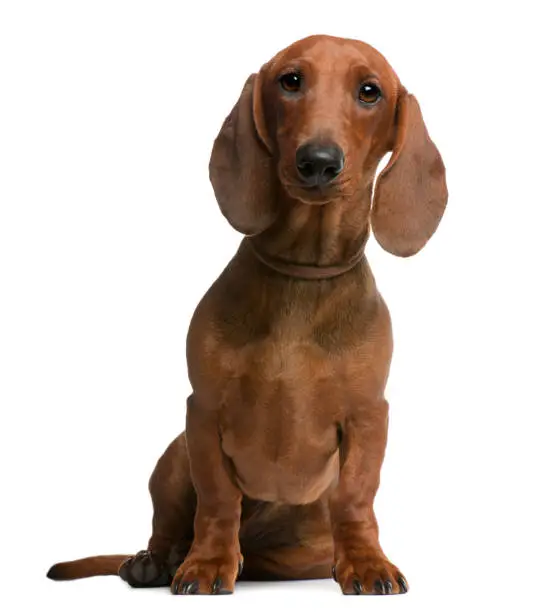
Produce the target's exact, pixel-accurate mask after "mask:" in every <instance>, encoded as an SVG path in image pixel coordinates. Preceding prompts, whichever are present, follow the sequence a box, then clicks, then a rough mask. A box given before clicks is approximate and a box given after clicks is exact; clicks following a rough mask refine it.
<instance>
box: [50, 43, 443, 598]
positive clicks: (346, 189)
mask: <svg viewBox="0 0 541 612" xmlns="http://www.w3.org/2000/svg"><path fill="white" fill-rule="evenodd" d="M288 70H296V71H299V72H300V73H302V76H303V87H304V89H303V90H302V91H301V92H299V95H297V96H293V97H292V96H287V95H285V94H284V92H283V91H282V90H281V89H280V85H279V77H280V76H281V75H282V74H283V73H284V71H288ZM367 78H370V79H371V80H372V81H374V80H375V81H376V82H377V83H378V84H379V86H380V88H381V91H382V93H383V98H382V99H381V100H380V102H379V103H378V104H376V105H374V106H373V107H363V106H362V105H360V104H359V102H358V99H357V87H358V86H359V84H360V83H361V82H362V81H363V80H366V79H367ZM314 138H317V139H323V140H327V141H329V140H330V141H332V142H334V143H336V144H337V145H338V146H339V147H341V149H342V150H343V152H344V154H345V166H344V169H343V172H342V173H341V174H340V175H339V176H338V177H337V179H336V180H335V181H333V182H332V183H330V184H329V185H328V186H326V187H325V188H318V189H306V188H305V187H304V186H303V185H302V183H301V181H300V180H299V176H298V174H297V172H296V165H295V153H296V151H297V149H298V148H299V147H300V146H301V145H302V144H303V143H305V142H306V141H307V140H310V139H314ZM387 151H392V152H393V153H392V156H391V159H390V161H389V163H388V164H387V167H386V168H385V169H384V170H383V172H382V173H381V175H380V177H379V179H378V180H377V181H376V184H375V189H373V186H374V179H375V172H376V167H377V164H378V162H379V161H380V160H381V158H382V157H383V155H384V154H385V153H386V152H387ZM210 177H211V181H212V184H213V187H214V190H215V193H216V198H217V200H218V204H219V206H220V208H221V210H222V212H223V214H224V215H225V216H226V218H227V219H228V221H229V222H230V223H231V224H232V225H233V227H235V228H236V229H238V230H239V231H241V232H243V233H244V234H246V235H247V237H246V238H245V239H244V240H243V241H242V243H241V245H240V247H239V250H238V252H237V253H236V255H235V256H234V257H233V259H232V261H231V262H230V263H229V264H228V266H227V267H226V268H225V270H224V272H223V273H222V274H221V276H220V277H219V278H218V279H217V280H216V282H215V283H214V284H213V285H212V286H211V288H210V289H209V291H208V292H207V294H206V295H205V296H204V297H203V299H202V300H201V302H200V304H199V305H198V307H197V309H196V311H195V313H194V316H193V319H192V322H191V326H190V330H189V333H188V339H187V359H188V369H189V377H190V381H191V384H192V387H193V393H192V395H191V396H190V397H189V398H188V404H187V419H186V433H185V434H184V433H183V434H181V435H180V436H179V437H178V438H177V439H176V440H174V441H173V442H172V443H171V445H170V446H169V447H168V449H167V450H166V452H165V453H164V455H163V456H162V457H161V459H160V460H159V462H158V464H157V466H156V469H155V471H154V473H153V475H152V478H151V480H150V492H151V495H152V500H153V504H154V518H153V533H152V537H151V538H150V541H149V544H148V549H147V550H145V551H141V552H140V553H138V554H137V555H135V556H125V557H124V556H110V557H97V558H90V559H87V560H80V561H75V562H70V563H63V564H58V565H56V566H53V568H51V570H50V573H49V576H50V577H52V578H55V579H70V578H78V577H84V576H90V575H97V574H104V573H117V571H118V572H119V573H120V576H121V577H122V578H124V579H125V580H127V581H128V582H129V583H130V584H131V585H132V586H161V585H166V584H171V588H172V590H173V592H174V593H183V594H190V593H227V592H232V591H233V589H234V584H235V581H236V579H237V577H238V575H239V574H240V572H241V570H242V567H243V564H244V570H243V573H242V578H245V579H299V578H324V577H330V576H331V568H333V567H334V569H333V572H332V573H333V575H334V576H335V579H336V581H337V582H338V583H339V585H340V587H341V589H342V591H343V592H344V593H348V594H349V593H351V594H355V593H356V594H361V593H362V594H367V593H377V594H390V593H401V592H405V591H406V590H407V588H408V587H407V583H406V581H405V578H404V577H403V576H402V574H401V573H400V572H399V570H398V569H397V568H396V566H394V565H393V564H392V563H391V562H390V561H389V560H388V559H387V557H386V556H385V554H384V553H383V551H382V549H381V547H380V544H379V539H378V526H377V522H376V518H375V515H374V510H373V502H374V497H375V495H376V491H377V489H378V485H379V478H380V468H381V465H382V462H383V456H384V451H385V445H386V437H387V421H388V405H387V402H386V400H385V397H384V390H385V385H386V381H387V376H388V372H389V366H390V361H391V354H392V338H391V323H390V318H389V314H388V311H387V308H386V306H385V303H384V301H383V299H382V298H381V296H380V294H379V293H378V290H377V288H376V284H375V282H374V278H373V276H372V273H371V270H370V268H369V266H368V263H367V261H366V258H365V257H364V255H362V253H360V252H361V251H362V249H363V248H364V244H365V242H366V239H367V237H368V233H369V228H370V226H371V227H372V230H373V232H374V234H375V236H376V239H377V240H378V242H379V243H380V244H381V245H382V246H383V248H385V249H386V250H388V251H390V252H392V253H394V254H396V255H400V256H409V255H412V254H413V253H416V252H417V251H418V250H420V249H421V248H422V247H423V246H424V244H425V243H426V242H427V240H428V239H429V238H430V236H431V235H432V234H433V232H434V231H435V229H436V227H437V225H438V223H439V221H440V219H441V216H442V214H443V211H444V208H445V205H446V201H447V190H446V185H445V170H444V166H443V163H442V161H441V158H440V156H439V153H438V151H437V149H436V147H435V146H434V144H433V143H432V141H431V140H430V138H429V136H428V133H427V131H426V127H425V125H424V122H423V118H422V115H421V112H420V109H419V105H418V103H417V101H416V99H415V98H414V97H413V96H412V95H411V94H409V93H408V92H407V91H406V90H405V88H404V87H403V86H402V85H401V83H400V81H399V79H398V77H397V76H396V75H395V73H394V71H393V70H392V68H391V67H390V66H389V64H388V63H387V62H386V60H385V59H384V58H383V57H382V56H381V55H380V54H379V53H378V52H377V51H375V50H374V49H373V48H372V47H370V46H369V45H366V44H364V43H361V42H359V41H354V40H346V39H339V38H333V37H328V36H313V37H310V38H307V39H304V40H301V41H298V42H296V43H295V44H293V45H291V46H290V47H288V48H287V49H285V50H283V51H282V52H280V53H278V55H276V56H275V57H274V58H273V59H272V60H271V61H270V62H268V63H267V64H265V65H264V66H263V67H262V69H261V70H260V72H259V73H258V74H257V75H252V76H251V77H250V78H249V79H248V80H247V82H246V84H245V86H244V89H243V91H242V93H241V96H240V99H239V101H238V103H237V104H236V106H235V108H234V109H233V110H232V112H231V114H230V115H229V117H228V118H227V119H226V121H225V122H224V125H223V126H222V129H221V131H220V134H219V135H218V137H217V139H216V141H215V144H214V149H213V152H212V157H211V162H210ZM372 193H374V196H373V197H372ZM256 253H257V254H259V255H260V256H256ZM359 253H360V254H361V256H359ZM266 261H268V262H272V261H275V262H280V266H281V268H280V269H281V271H277V269H276V268H275V267H274V266H273V265H271V264H270V263H269V265H267V264H266V263H265V262H266ZM348 261H353V262H355V263H354V265H353V266H352V267H348V266H347V265H346V263H347V262H348ZM288 266H290V269H291V270H293V269H295V270H297V271H298V270H306V276H305V278H298V276H299V274H293V273H292V274H291V275H288V273H287V270H288V269H289V268H288ZM336 268H340V269H341V270H342V271H341V273H338V274H334V273H333V275H332V276H330V275H329V276H330V277H328V278H326V277H325V270H328V269H332V270H335V269H336ZM300 275H301V276H302V273H300Z"/></svg>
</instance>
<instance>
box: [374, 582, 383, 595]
mask: <svg viewBox="0 0 541 612" xmlns="http://www.w3.org/2000/svg"><path fill="white" fill-rule="evenodd" d="M374 591H376V593H377V594H378V595H385V586H384V585H383V580H376V582H374Z"/></svg>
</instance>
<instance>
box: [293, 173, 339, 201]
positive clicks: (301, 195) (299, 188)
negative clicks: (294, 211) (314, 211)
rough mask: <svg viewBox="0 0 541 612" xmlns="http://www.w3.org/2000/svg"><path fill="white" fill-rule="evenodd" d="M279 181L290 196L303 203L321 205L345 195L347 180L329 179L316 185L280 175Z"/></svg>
mask: <svg viewBox="0 0 541 612" xmlns="http://www.w3.org/2000/svg"><path fill="white" fill-rule="evenodd" d="M281 179H282V180H281V183H282V185H283V187H284V189H285V190H286V192H287V193H288V195H289V196H290V197H292V198H293V199H295V200H300V201H301V202H303V203H304V204H312V205H315V206H317V205H322V204H328V203H329V202H332V201H333V200H336V199H338V198H341V197H344V196H345V195H346V190H347V189H346V187H347V183H348V182H349V181H347V180H341V181H331V182H327V183H318V184H316V185H305V184H304V183H302V182H301V181H299V180H297V179H291V178H289V177H286V176H282V177H281Z"/></svg>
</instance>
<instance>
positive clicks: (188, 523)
mask: <svg viewBox="0 0 541 612" xmlns="http://www.w3.org/2000/svg"><path fill="white" fill-rule="evenodd" d="M149 490H150V495H151V497H152V504H153V507H154V515H153V519H152V536H151V538H150V540H149V543H148V549H147V550H142V551H140V552H139V553H137V555H134V556H133V557H129V558H128V559H127V560H126V561H125V562H124V563H123V564H122V565H121V567H120V569H119V575H120V577H121V578H122V579H123V580H125V581H126V582H127V583H128V584H130V585H131V586H133V587H157V586H167V585H169V584H170V583H171V580H172V576H174V574H175V572H176V570H177V568H178V566H179V565H180V564H181V562H182V561H183V559H184V557H185V556H186V553H187V552H188V549H189V548H190V545H191V542H192V540H193V522H194V515H195V507H196V495H195V490H194V488H193V485H192V482H191V477H190V466H189V461H188V451H187V448H186V436H185V434H184V433H182V434H180V435H179V436H178V437H177V438H176V439H175V440H173V442H171V444H170V445H169V446H168V448H167V450H166V451H165V453H164V454H163V455H162V457H161V458H160V459H159V461H158V463H157V465H156V467H155V469H154V472H153V473H152V476H151V478H150V483H149Z"/></svg>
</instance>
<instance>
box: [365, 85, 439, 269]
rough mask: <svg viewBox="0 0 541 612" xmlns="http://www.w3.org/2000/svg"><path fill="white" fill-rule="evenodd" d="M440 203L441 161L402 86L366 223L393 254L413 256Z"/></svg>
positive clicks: (435, 221)
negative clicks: (392, 139)
mask: <svg viewBox="0 0 541 612" xmlns="http://www.w3.org/2000/svg"><path fill="white" fill-rule="evenodd" d="M446 204H447V186H446V183H445V167H444V165H443V161H442V159H441V156H440V154H439V152H438V149H436V146H435V145H434V143H433V142H432V140H430V136H429V135H428V132H427V130H426V126H425V124H424V121H423V116H422V114H421V109H420V108H419V103H418V102H417V100H416V99H415V97H414V96H413V95H411V94H409V93H407V92H406V91H405V90H403V92H402V94H401V96H400V98H399V100H398V106H397V128H396V136H395V143H394V147H393V153H392V155H391V159H390V160H389V163H388V164H387V166H386V167H385V168H384V170H383V171H382V172H381V174H380V175H379V178H378V180H377V182H376V187H375V190H374V201H373V205H372V213H371V224H372V230H373V232H374V235H375V237H376V240H377V241H378V242H379V244H380V245H381V246H382V247H383V248H384V249H385V250H386V251H388V252H389V253H393V254H394V255H399V256H401V257H408V256H409V255H414V254H415V253H417V252H418V251H420V250H421V249H422V248H423V246H424V245H425V244H426V243H427V241H428V239H429V238H430V237H431V236H432V234H433V233H434V232H435V231H436V228H437V227H438V224H439V222H440V219H441V217H442V215H443V211H444V210H445V205H446Z"/></svg>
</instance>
